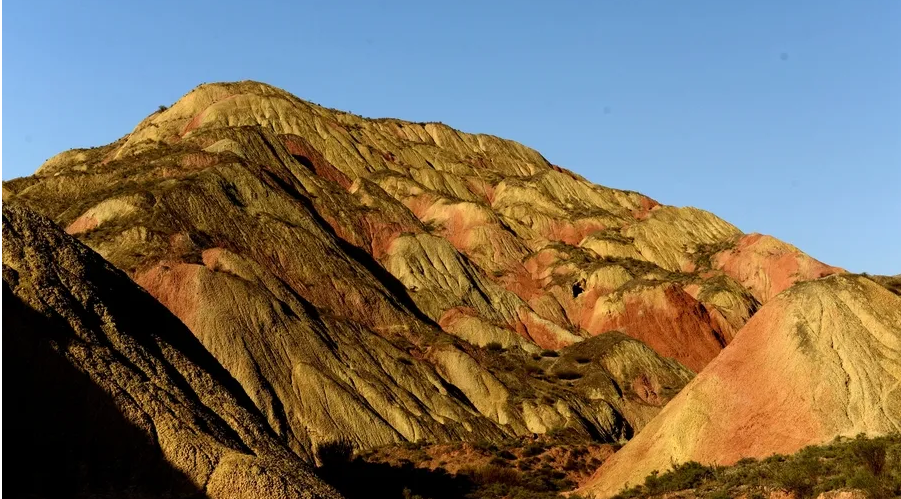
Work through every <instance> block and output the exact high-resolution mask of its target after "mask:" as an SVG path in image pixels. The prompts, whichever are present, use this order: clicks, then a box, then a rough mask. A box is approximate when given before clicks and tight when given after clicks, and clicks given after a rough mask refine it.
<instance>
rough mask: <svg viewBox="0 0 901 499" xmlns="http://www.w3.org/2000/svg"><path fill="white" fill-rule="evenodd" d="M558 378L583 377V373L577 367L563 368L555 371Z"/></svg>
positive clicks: (572, 378) (571, 378)
mask: <svg viewBox="0 0 901 499" xmlns="http://www.w3.org/2000/svg"><path fill="white" fill-rule="evenodd" d="M554 376H555V377H556V378H557V379H564V380H574V379H579V378H581V377H582V373H580V372H579V371H576V370H575V369H561V370H559V371H557V372H555V373H554Z"/></svg>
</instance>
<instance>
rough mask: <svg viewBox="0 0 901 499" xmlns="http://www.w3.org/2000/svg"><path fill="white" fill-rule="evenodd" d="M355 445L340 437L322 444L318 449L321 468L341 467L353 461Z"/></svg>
mask: <svg viewBox="0 0 901 499" xmlns="http://www.w3.org/2000/svg"><path fill="white" fill-rule="evenodd" d="M353 455H354V446H353V444H352V443H350V442H349V441H347V440H344V439H339V440H334V441H331V442H326V443H323V444H320V445H319V447H318V448H317V449H316V461H317V462H318V463H319V467H321V468H332V469H334V468H340V467H342V466H345V465H347V463H349V462H351V460H352V459H353Z"/></svg>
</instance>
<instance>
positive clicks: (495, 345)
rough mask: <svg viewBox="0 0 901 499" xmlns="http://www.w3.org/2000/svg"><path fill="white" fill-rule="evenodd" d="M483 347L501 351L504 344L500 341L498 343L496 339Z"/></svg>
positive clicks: (490, 350)
mask: <svg viewBox="0 0 901 499" xmlns="http://www.w3.org/2000/svg"><path fill="white" fill-rule="evenodd" d="M485 348H486V349H487V350H488V351H489V352H503V351H504V345H501V344H500V343H498V342H496V341H492V342H489V343H488V344H487V345H485Z"/></svg>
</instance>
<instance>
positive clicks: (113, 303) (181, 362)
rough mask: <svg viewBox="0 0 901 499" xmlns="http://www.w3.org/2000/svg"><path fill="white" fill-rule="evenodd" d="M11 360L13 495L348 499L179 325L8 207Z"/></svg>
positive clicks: (6, 336) (87, 256) (75, 247)
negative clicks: (279, 434) (273, 427)
mask: <svg viewBox="0 0 901 499" xmlns="http://www.w3.org/2000/svg"><path fill="white" fill-rule="evenodd" d="M3 350H4V353H3V358H4V369H5V372H6V373H7V376H6V381H5V382H4V392H5V393H4V402H5V405H6V408H7V410H6V411H5V412H4V416H5V417H4V426H5V428H6V430H7V436H8V437H9V438H8V439H7V445H6V447H5V450H6V451H9V452H8V453H7V456H8V459H7V460H6V463H5V464H4V468H3V471H4V473H5V474H6V476H7V480H6V482H5V484H4V489H3V491H4V492H8V493H10V494H11V495H15V496H19V495H21V496H27V497H117V496H121V495H123V494H125V495H128V496H129V497H198V496H199V495H201V494H202V495H205V496H208V497H222V498H233V497H243V498H248V499H249V498H255V497H271V498H301V497H304V498H338V497H340V496H339V495H338V493H337V492H335V491H333V490H332V489H331V488H330V487H328V486H327V485H325V484H324V483H322V482H321V481H320V480H319V479H318V478H316V477H315V475H313V473H312V472H311V470H310V468H309V467H308V466H307V465H305V464H304V463H303V462H302V460H301V459H300V458H299V457H298V456H296V455H295V454H293V453H292V452H291V451H290V450H288V449H287V448H286V447H285V446H284V445H283V444H282V443H281V442H279V441H278V439H277V438H276V436H275V435H274V434H273V433H272V431H271V430H270V429H269V427H268V426H267V425H266V423H265V420H264V419H263V418H262V417H261V415H260V414H259V411H257V409H256V408H255V407H254V406H253V404H252V403H251V402H250V400H248V399H247V397H246V395H244V394H243V392H241V391H240V387H239V386H237V384H236V383H234V381H233V380H232V379H231V378H230V377H229V376H228V373H227V372H226V371H225V370H224V369H223V368H222V367H221V366H220V365H218V364H217V363H216V361H215V360H214V359H213V358H212V356H210V354H209V353H208V352H206V350H204V349H203V347H202V346H201V345H200V344H199V342H197V340H196V339H195V338H194V337H193V336H192V335H191V333H190V331H188V330H187V328H185V327H184V325H183V324H182V323H181V322H180V321H179V320H178V319H177V318H175V317H174V316H173V315H172V314H171V313H169V311H167V310H166V309H165V308H163V307H162V306H161V305H159V303H157V302H156V301H155V300H154V299H153V298H152V297H151V296H149V295H148V294H147V293H146V292H144V291H143V290H141V289H140V288H138V287H137V286H136V285H135V284H134V283H133V282H131V280H129V279H128V277H126V276H125V275H124V274H123V273H122V272H121V271H119V270H117V269H115V268H114V267H113V266H111V265H110V264H108V263H107V262H105V261H104V260H103V259H102V258H100V257H99V256H98V255H97V254H96V253H94V252H93V251H91V250H90V249H89V248H87V247H85V246H84V245H82V244H81V243H79V242H78V241H77V240H75V239H74V238H73V237H71V236H69V235H67V234H65V233H64V232H63V231H62V230H61V229H60V228H58V227H56V226H55V225H54V224H53V223H51V222H50V221H49V220H47V219H45V218H43V217H41V216H38V215H36V214H34V213H32V212H30V211H28V210H26V209H23V208H21V207H15V206H13V207H11V206H9V205H8V204H4V206H3ZM13 438H15V440H16V442H17V444H16V446H15V448H14V449H11V447H10V445H9V442H11V441H12V440H13Z"/></svg>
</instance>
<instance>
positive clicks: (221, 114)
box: [4, 82, 840, 455]
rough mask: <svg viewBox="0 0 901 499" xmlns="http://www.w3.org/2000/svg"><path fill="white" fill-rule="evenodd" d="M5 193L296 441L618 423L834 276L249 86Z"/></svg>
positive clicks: (151, 121) (567, 182) (516, 147)
mask: <svg viewBox="0 0 901 499" xmlns="http://www.w3.org/2000/svg"><path fill="white" fill-rule="evenodd" d="M4 199H5V200H7V201H13V202H16V203H22V204H26V205H28V206H31V207H32V208H34V209H35V210H38V211H40V212H41V213H44V214H46V215H47V216H49V217H51V218H52V219H53V220H54V221H56V222H57V223H58V224H60V225H61V226H63V227H65V228H66V230H67V232H69V233H70V234H73V235H75V236H77V237H78V238H79V239H81V240H82V241H84V242H85V243H86V244H87V245H89V246H90V247H91V248H93V249H95V250H96V251H97V252H99V253H100V254H101V255H103V256H104V257H105V258H107V259H108V260H109V261H110V262H112V263H113V264H114V265H115V266H117V267H119V268H120V269H123V270H124V271H126V272H127V273H128V275H129V276H130V277H131V278H132V279H134V281H135V282H137V283H138V284H140V285H141V286H142V287H144V288H145V289H146V290H148V291H149V292H150V293H151V294H152V295H153V296H154V297H156V298H157V299H158V300H159V301H160V302H161V303H162V304H164V305H165V306H166V307H167V308H169V310H171V311H172V312H173V313H174V314H175V315H176V316H178V317H179V318H180V319H181V320H182V321H183V322H184V324H185V325H187V326H188V328H189V329H190V330H191V332H192V333H193V334H194V335H195V336H196V337H197V338H198V339H199V340H200V341H201V342H202V344H203V345H204V346H205V347H206V348H207V349H208V350H209V352H211V353H212V354H213V356H215V358H216V359H217V360H218V361H219V362H220V363H221V364H222V365H223V366H224V367H225V368H226V369H227V370H228V372H229V373H230V375H231V376H233V377H234V378H235V379H236V380H237V382H238V383H240V385H241V387H242V389H243V390H244V391H245V392H246V393H247V394H248V395H249V397H250V398H251V399H252V401H253V403H254V404H255V405H256V406H257V407H258V408H259V410H260V411H261V412H262V414H263V415H264V417H265V418H266V420H267V421H268V424H269V426H270V427H271V428H272V430H273V431H274V432H275V433H276V434H277V435H278V436H279V438H280V439H281V440H282V441H283V442H285V443H286V444H287V445H289V446H290V448H292V449H293V450H294V451H295V452H297V453H298V454H300V455H305V454H308V453H310V451H311V450H312V449H314V448H316V447H317V446H318V445H320V444H322V443H325V442H331V441H335V440H337V439H346V440H349V441H352V442H354V443H355V445H356V446H357V447H359V448H369V447H375V446H380V445H385V444H391V443H396V442H403V441H430V442H444V441H459V440H489V441H492V440H493V441H500V440H502V439H505V438H509V437H511V436H521V435H527V434H532V433H545V432H548V431H550V430H558V429H562V428H569V429H571V430H573V431H576V432H579V433H581V434H582V435H584V437H585V438H586V439H595V440H600V441H613V440H619V439H623V438H629V437H631V435H632V434H633V433H634V432H635V431H637V430H639V429H640V428H642V427H643V426H644V425H645V424H646V423H647V421H648V420H650V419H651V418H652V417H653V416H654V415H655V414H656V413H657V412H658V411H659V410H660V408H661V407H662V406H663V405H664V404H665V403H666V402H667V401H668V400H669V399H670V398H671V397H672V396H673V395H674V394H675V393H677V392H678V391H679V390H680V389H681V387H682V386H684V385H685V384H686V383H687V382H688V381H689V380H690V379H691V378H692V376H693V372H692V371H694V372H697V371H700V370H701V369H702V368H703V367H704V366H706V365H707V364H708V363H709V362H710V361H711V360H712V359H714V357H716V356H717V354H718V353H719V352H720V350H721V349H722V348H723V347H724V346H725V345H727V344H728V343H729V342H730V341H731V340H732V338H733V337H734V336H735V334H736V332H737V331H738V330H739V329H740V328H741V327H742V326H743V325H744V324H745V323H746V322H747V321H748V319H749V318H750V317H751V316H752V315H753V314H754V313H755V312H756V311H757V309H758V308H759V307H760V305H761V304H762V303H765V302H767V301H768V300H770V299H771V298H772V297H773V296H774V295H775V294H776V293H778V292H780V291H782V290H783V289H785V288H786V287H788V286H790V285H791V284H792V283H794V282H796V281H803V280H807V279H814V278H819V277H821V276H824V275H827V274H830V273H835V272H840V269H836V268H833V267H828V266H826V265H823V264H821V263H819V262H816V261H815V260H813V259H811V258H810V257H808V256H806V255H804V254H803V253H801V252H800V251H798V250H797V249H796V248H793V247H791V246H789V245H786V244H784V243H781V242H779V241H776V240H773V239H772V238H767V237H765V236H759V235H745V234H742V233H741V232H740V231H739V230H738V229H737V228H735V227H734V226H732V225H730V224H729V223H727V222H725V221H723V220H721V219H719V218H717V217H715V216H714V215H712V214H710V213H707V212H705V211H702V210H698V209H694V208H676V207H670V206H663V205H660V204H659V203H657V202H656V201H654V200H652V199H650V198H648V197H646V196H643V195H641V194H638V193H634V192H629V191H621V190H616V189H610V188H607V187H602V186H598V185H595V184H592V183H590V182H588V181H587V180H585V179H583V178H581V177H580V176H578V175H576V174H573V173H572V172H569V171H566V170H563V169H561V168H560V167H558V166H555V165H553V164H550V163H549V162H548V161H547V160H546V159H545V158H544V157H542V156H541V155H540V154H539V153H537V152H536V151H534V150H532V149H529V148H527V147H524V146H522V145H520V144H517V143H515V142H511V141H507V140H503V139H499V138H496V137H493V136H488V135H472V134H465V133H461V132H458V131H456V130H453V129H451V128H449V127H447V126H445V125H443V124H438V123H426V124H422V123H409V122H404V121H400V120H394V119H377V120H372V119H363V118H361V117H359V116H355V115H352V114H348V113H342V112H339V111H335V110H331V109H326V108H323V107H320V106H317V105H314V104H311V103H308V102H305V101H302V100H300V99H298V98H296V97H294V96H292V95H290V94H288V93H286V92H284V91H282V90H279V89H275V88H273V87H270V86H267V85H264V84H260V83H255V82H241V83H226V84H210V85H202V86H200V87H198V88H196V89H195V90H193V91H192V92H190V93H189V94H187V95H186V96H185V97H183V98H182V99H180V100H179V101H178V102H177V103H175V104H174V105H173V106H171V107H170V108H168V109H166V110H164V111H161V112H158V113H154V114H152V115H150V116H148V117H147V119H145V120H144V121H142V122H141V123H140V124H139V125H138V126H137V127H136V128H135V129H134V130H133V131H132V132H131V133H130V134H128V135H126V136H125V137H123V138H122V139H120V140H118V141H116V142H114V143H112V144H109V145H107V146H103V147H98V148H94V149H85V150H73V151H68V152H65V153H62V154H60V155H58V156H56V157H54V158H51V159H50V160H48V161H47V162H46V163H45V164H44V165H43V166H41V168H40V169H39V170H38V171H37V172H36V174H35V175H33V176H31V177H27V178H22V179H16V180H13V181H11V182H6V183H4ZM611 331H618V332H619V333H611ZM623 335H625V336H623ZM598 345H601V346H603V348H597V346H598ZM545 350H551V351H557V350H558V351H559V352H555V353H547V352H545Z"/></svg>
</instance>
